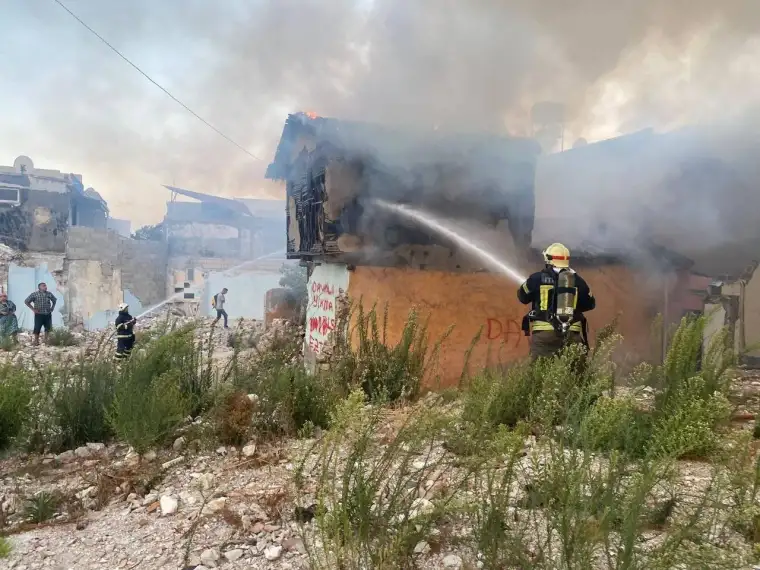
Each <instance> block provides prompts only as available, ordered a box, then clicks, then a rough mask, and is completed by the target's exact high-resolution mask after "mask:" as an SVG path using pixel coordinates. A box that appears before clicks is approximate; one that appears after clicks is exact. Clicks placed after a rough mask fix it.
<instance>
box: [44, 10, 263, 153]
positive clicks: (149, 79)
mask: <svg viewBox="0 0 760 570" xmlns="http://www.w3.org/2000/svg"><path fill="white" fill-rule="evenodd" d="M53 2H55V3H56V4H58V5H59V6H60V7H61V8H63V9H64V10H66V12H67V13H68V14H69V16H71V17H72V18H74V19H75V20H76V21H77V22H79V23H80V24H81V25H82V26H83V27H84V28H85V29H86V30H87V31H89V32H90V33H91V34H92V35H93V36H95V37H96V38H98V39H99V40H100V41H101V42H103V43H104V44H105V45H106V46H108V47H109V48H110V49H111V51H113V52H114V53H115V54H116V55H118V56H119V57H120V58H121V59H123V60H124V61H126V62H127V63H128V64H129V65H131V66H132V67H133V68H134V69H135V70H137V72H138V73H139V74H140V75H142V76H143V77H144V78H145V79H147V80H148V81H150V82H151V83H152V84H153V85H155V86H156V87H158V88H159V89H160V90H161V91H163V92H164V93H165V94H166V95H168V96H169V97H170V98H171V99H172V100H173V101H174V102H175V103H177V104H178V105H180V106H181V107H182V108H183V109H185V111H187V112H188V113H190V114H191V115H192V116H193V117H195V118H196V119H198V120H199V121H200V122H201V123H203V124H204V125H206V126H207V127H208V128H210V129H211V130H212V131H214V132H215V133H216V134H218V135H219V136H220V137H222V138H223V139H224V140H226V141H227V142H229V143H231V144H233V145H235V146H236V147H237V148H238V149H240V150H242V151H243V152H244V153H245V154H247V155H248V156H250V157H251V158H253V159H255V160H262V159H261V158H259V157H258V156H256V155H255V154H253V153H252V152H250V151H249V150H247V149H246V148H245V147H244V146H242V145H241V144H238V143H237V142H235V140H233V139H232V138H230V137H228V136H227V135H226V134H224V133H223V132H222V131H220V130H219V129H217V128H216V127H215V126H214V125H212V124H211V123H209V122H208V121H207V120H206V119H204V118H203V117H201V116H200V115H199V114H198V113H196V112H195V111H193V110H192V109H191V108H190V107H188V106H187V105H185V104H184V103H183V102H182V101H180V100H179V99H177V98H176V97H175V96H174V95H172V94H171V92H170V91H169V90H168V89H166V88H165V87H164V86H162V85H161V84H160V83H158V82H157V81H156V80H155V79H153V78H152V77H151V76H150V75H148V74H147V73H145V72H144V71H143V70H142V69H140V67H139V66H138V65H137V64H136V63H134V62H133V61H132V60H130V59H129V58H128V57H127V56H125V55H124V54H123V53H121V52H120V51H119V50H118V49H116V48H115V47H114V46H113V45H111V43H110V42H109V41H108V40H106V39H105V38H104V37H103V36H101V35H100V34H99V33H98V32H96V31H95V30H93V29H92V28H91V27H90V26H89V25H87V23H85V22H84V21H83V20H82V18H80V17H79V16H77V15H76V14H75V13H74V12H72V11H71V10H70V9H69V7H68V6H66V4H64V3H63V2H61V0H53Z"/></svg>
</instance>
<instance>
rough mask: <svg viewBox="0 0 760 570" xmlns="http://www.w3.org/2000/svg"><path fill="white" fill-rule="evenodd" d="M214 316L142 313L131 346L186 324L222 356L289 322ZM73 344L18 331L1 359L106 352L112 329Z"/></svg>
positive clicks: (266, 340) (44, 359)
mask: <svg viewBox="0 0 760 570" xmlns="http://www.w3.org/2000/svg"><path fill="white" fill-rule="evenodd" d="M213 321H214V319H212V318H210V317H203V318H191V317H183V316H176V315H171V314H168V313H167V314H162V315H155V316H150V317H146V318H145V319H141V320H140V321H139V322H138V325H137V326H136V327H135V331H136V333H137V335H138V336H137V343H136V345H135V349H136V350H139V349H140V335H141V334H146V333H147V334H160V333H161V332H162V331H163V330H166V329H167V328H177V327H182V326H185V325H188V324H194V325H196V337H197V339H198V340H199V341H202V342H203V343H204V345H206V343H209V342H210V343H211V344H212V345H213V347H214V348H213V353H214V357H215V358H224V357H226V356H229V355H230V354H231V353H232V352H233V347H234V345H235V343H236V342H237V343H238V345H239V346H240V347H241V349H243V350H250V349H251V347H253V346H262V347H266V346H268V345H269V344H270V343H271V340H272V338H273V336H274V335H276V334H281V333H282V332H283V331H284V329H286V328H288V327H290V326H291V325H290V324H289V323H287V322H286V321H277V320H276V321H275V322H274V323H273V324H272V326H270V327H269V329H267V330H265V329H264V323H263V321H258V320H255V319H238V320H230V324H229V328H228V329H225V328H224V327H222V326H221V324H217V325H216V326H214V325H213ZM71 335H72V337H71V338H72V339H73V341H74V344H73V345H71V346H46V345H45V344H44V343H41V344H40V345H39V346H33V345H32V341H33V338H32V334H31V333H30V332H26V331H22V332H20V333H19V335H18V344H16V345H15V346H13V347H12V349H11V350H8V351H0V363H1V362H15V363H17V364H26V365H30V366H31V365H32V364H33V363H36V364H42V365H45V364H49V363H52V362H55V361H58V360H61V359H73V358H77V357H78V356H80V355H82V354H88V355H94V354H95V353H98V352H99V353H104V354H110V353H113V352H114V351H115V349H116V340H115V339H114V337H113V334H112V331H93V332H72V333H71Z"/></svg>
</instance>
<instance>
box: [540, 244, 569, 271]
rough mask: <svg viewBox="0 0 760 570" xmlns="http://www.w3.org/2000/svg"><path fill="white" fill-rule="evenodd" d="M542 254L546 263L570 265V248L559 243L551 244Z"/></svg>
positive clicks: (555, 265) (562, 265) (558, 265)
mask: <svg viewBox="0 0 760 570" xmlns="http://www.w3.org/2000/svg"><path fill="white" fill-rule="evenodd" d="M543 254H544V260H545V261H546V264H547V265H553V266H554V267H570V250H569V249H567V248H566V247H565V246H564V245H562V244H561V243H553V244H551V245H550V246H549V247H547V248H546V249H545V250H544V251H543Z"/></svg>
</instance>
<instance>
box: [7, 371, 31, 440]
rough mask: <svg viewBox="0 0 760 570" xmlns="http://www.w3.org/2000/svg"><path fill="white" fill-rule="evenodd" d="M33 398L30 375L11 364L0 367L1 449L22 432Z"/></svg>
mask: <svg viewBox="0 0 760 570" xmlns="http://www.w3.org/2000/svg"><path fill="white" fill-rule="evenodd" d="M31 399H32V389H31V385H30V375H29V374H27V373H25V371H24V370H23V369H20V368H18V367H15V366H12V365H9V364H6V365H4V366H2V367H0V450H2V449H5V448H6V447H8V446H9V445H10V444H11V443H12V442H13V440H14V438H16V436H18V435H19V434H20V433H21V430H22V428H23V426H24V422H25V421H26V420H27V419H28V417H29V414H30V403H31Z"/></svg>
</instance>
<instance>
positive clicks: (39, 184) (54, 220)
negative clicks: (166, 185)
mask: <svg viewBox="0 0 760 570" xmlns="http://www.w3.org/2000/svg"><path fill="white" fill-rule="evenodd" d="M0 198H2V199H1V200H0V228H1V229H0V241H1V242H2V244H4V245H3V248H2V250H1V251H0V272H1V274H0V282H1V283H2V287H3V288H4V290H5V291H6V292H7V293H8V297H9V298H10V299H11V300H12V301H13V302H14V303H16V306H17V307H18V312H17V316H18V319H19V325H20V326H21V327H22V328H27V329H28V328H31V326H32V323H33V315H32V312H31V311H30V310H29V309H27V308H26V307H25V306H24V299H26V297H27V295H28V294H29V293H31V292H32V291H34V290H35V289H36V288H37V284H38V283H40V282H43V281H44V282H45V283H47V285H48V288H49V290H50V291H51V292H52V293H53V294H54V295H55V296H56V297H57V299H58V303H57V304H56V310H55V312H54V314H53V325H54V326H64V325H67V326H71V327H82V328H101V327H104V326H106V325H107V324H108V323H109V322H110V320H111V319H112V317H113V316H114V310H115V308H116V307H117V306H118V305H119V303H121V302H122V301H125V300H126V301H128V302H130V303H131V304H132V305H133V306H135V307H137V308H139V307H141V306H143V305H145V306H147V305H149V304H151V303H156V302H158V301H160V300H161V299H163V298H164V291H165V274H166V270H165V267H166V253H165V251H164V250H165V248H164V247H163V246H162V245H160V244H158V245H157V244H151V243H143V242H138V241H135V240H131V239H129V238H127V237H122V236H119V235H118V234H117V233H115V232H112V231H109V230H108V229H107V228H108V226H109V220H110V218H109V211H108V205H107V203H106V202H105V200H103V198H102V197H101V196H100V194H98V193H97V192H96V191H95V190H94V189H92V188H85V187H84V185H83V181H82V176H81V175H80V174H67V173H62V172H60V171H58V170H49V169H41V168H35V166H34V164H33V162H32V160H31V159H30V158H28V157H26V156H20V157H18V158H17V159H16V160H15V161H14V163H13V166H6V167H0Z"/></svg>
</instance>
